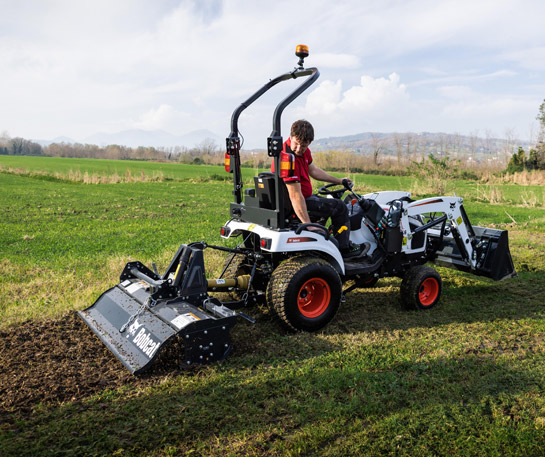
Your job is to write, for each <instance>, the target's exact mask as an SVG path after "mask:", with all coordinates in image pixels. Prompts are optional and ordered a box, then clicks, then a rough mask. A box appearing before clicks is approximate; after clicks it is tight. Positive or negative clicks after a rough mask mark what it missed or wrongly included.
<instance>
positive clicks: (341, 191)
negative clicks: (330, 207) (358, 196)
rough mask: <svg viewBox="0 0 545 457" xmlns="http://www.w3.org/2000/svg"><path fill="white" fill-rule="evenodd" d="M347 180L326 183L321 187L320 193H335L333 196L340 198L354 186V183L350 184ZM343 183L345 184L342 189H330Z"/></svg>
mask: <svg viewBox="0 0 545 457" xmlns="http://www.w3.org/2000/svg"><path fill="white" fill-rule="evenodd" d="M345 181H346V180H343V183H342V184H334V183H331V184H326V185H325V186H322V187H320V189H319V190H318V195H333V198H338V199H340V198H342V196H343V194H344V193H345V192H346V191H347V190H350V189H352V187H354V183H350V184H348V183H347V182H345ZM341 185H342V186H343V188H342V189H336V190H329V189H330V188H331V187H335V186H341Z"/></svg>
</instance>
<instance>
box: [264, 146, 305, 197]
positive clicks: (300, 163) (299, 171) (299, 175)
mask: <svg viewBox="0 0 545 457" xmlns="http://www.w3.org/2000/svg"><path fill="white" fill-rule="evenodd" d="M286 147H288V148H289V152H291V138H288V139H287V140H286V141H285V142H284V152H286ZM293 155H294V156H295V169H294V172H293V176H290V177H289V178H284V182H286V183H290V182H299V183H301V193H302V194H303V197H305V198H308V197H310V196H311V195H312V183H311V182H310V176H309V174H308V166H309V165H310V164H311V163H312V154H311V153H310V149H309V148H307V149H306V150H305V152H304V154H303V155H302V156H298V155H297V154H293ZM271 170H272V171H273V172H274V161H273V163H272V167H271Z"/></svg>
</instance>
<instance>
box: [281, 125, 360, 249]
mask: <svg viewBox="0 0 545 457" xmlns="http://www.w3.org/2000/svg"><path fill="white" fill-rule="evenodd" d="M313 140H314V128H313V127H312V124H311V123H310V122H308V121H306V120H298V121H295V122H294V123H293V124H292V126H291V132H290V137H289V138H288V139H287V141H286V142H285V143H284V152H291V153H293V154H294V155H295V170H294V173H293V176H290V177H289V178H284V182H285V183H286V187H287V188H288V194H289V197H290V200H291V204H292V206H293V210H294V211H295V214H296V215H297V217H298V218H299V220H300V221H301V222H302V223H303V224H304V223H309V222H310V218H309V212H311V213H313V214H318V215H320V216H323V217H325V218H329V217H331V223H332V224H333V227H334V233H335V236H336V238H337V240H338V242H339V250H340V251H341V255H342V256H343V258H344V259H350V258H355V257H358V256H360V255H361V254H362V253H363V251H364V246H363V245H359V244H355V243H352V242H350V241H349V235H350V220H349V218H348V209H347V207H346V205H345V204H344V203H343V202H342V200H339V199H337V198H322V197H318V196H317V195H314V194H313V193H312V183H311V182H310V178H314V179H316V180H318V181H325V182H328V183H332V184H339V185H343V183H344V182H347V184H352V181H351V180H350V178H348V177H345V178H336V177H335V176H331V175H330V174H328V173H326V172H325V171H324V170H322V169H321V168H320V167H318V166H317V165H316V164H315V163H314V162H313V161H312V154H311V152H310V149H309V148H308V146H309V145H310V143H312V141H313ZM345 180H346V181H345ZM309 229H310V230H313V227H309Z"/></svg>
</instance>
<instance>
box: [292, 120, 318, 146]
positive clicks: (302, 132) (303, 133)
mask: <svg viewBox="0 0 545 457" xmlns="http://www.w3.org/2000/svg"><path fill="white" fill-rule="evenodd" d="M290 135H291V136H294V137H295V138H297V139H298V140H299V141H301V142H303V143H307V144H310V143H311V142H312V141H313V140H314V127H312V124H311V123H310V122H309V121H305V120H304V119H300V120H298V121H295V122H294V123H293V124H292V125H291V134H290Z"/></svg>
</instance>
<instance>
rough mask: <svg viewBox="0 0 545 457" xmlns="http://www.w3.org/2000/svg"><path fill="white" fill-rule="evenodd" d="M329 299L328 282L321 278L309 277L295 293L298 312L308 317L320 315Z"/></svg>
mask: <svg viewBox="0 0 545 457" xmlns="http://www.w3.org/2000/svg"><path fill="white" fill-rule="evenodd" d="M330 300H331V289H330V287H329V284H328V283H327V282H325V281H324V280H323V279H321V278H312V279H309V280H308V281H307V282H306V283H304V284H303V287H301V289H299V293H298V294H297V306H298V307H299V312H300V313H301V314H302V315H303V316H305V317H308V318H313V317H318V316H321V315H322V314H323V313H324V312H325V310H326V309H327V307H328V306H329V302H330Z"/></svg>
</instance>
